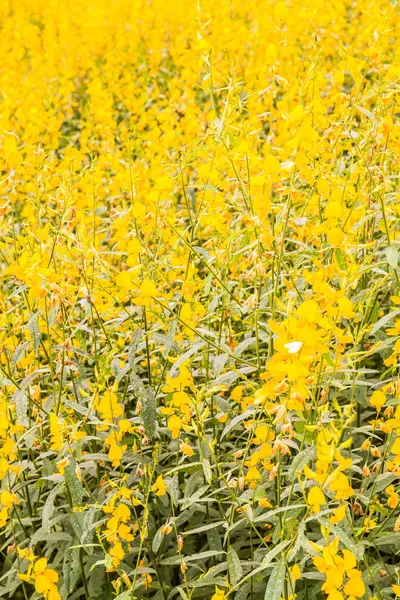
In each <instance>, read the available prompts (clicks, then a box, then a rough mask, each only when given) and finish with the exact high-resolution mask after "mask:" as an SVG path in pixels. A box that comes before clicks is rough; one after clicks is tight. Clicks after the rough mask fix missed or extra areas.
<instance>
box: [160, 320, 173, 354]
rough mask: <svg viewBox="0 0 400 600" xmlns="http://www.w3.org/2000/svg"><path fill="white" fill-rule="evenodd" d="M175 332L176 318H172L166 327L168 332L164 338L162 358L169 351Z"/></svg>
mask: <svg viewBox="0 0 400 600" xmlns="http://www.w3.org/2000/svg"><path fill="white" fill-rule="evenodd" d="M175 333H176V320H175V319H173V320H172V321H171V324H170V326H169V329H168V333H167V335H166V338H165V344H164V352H163V358H164V359H166V358H168V355H169V353H170V352H171V348H172V345H173V343H174V337H175Z"/></svg>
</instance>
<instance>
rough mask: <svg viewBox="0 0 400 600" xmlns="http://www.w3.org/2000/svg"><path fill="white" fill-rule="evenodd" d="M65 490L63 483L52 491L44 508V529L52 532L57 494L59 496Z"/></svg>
mask: <svg viewBox="0 0 400 600" xmlns="http://www.w3.org/2000/svg"><path fill="white" fill-rule="evenodd" d="M63 488H64V482H63V481H62V482H61V483H59V484H58V485H56V487H55V488H53V489H52V490H51V492H50V493H49V495H48V496H47V498H46V502H45V503H44V506H43V511H42V527H43V528H44V529H47V530H48V531H50V519H51V517H52V515H53V511H54V500H55V497H56V496H57V494H59V493H60V492H61V491H62V490H63Z"/></svg>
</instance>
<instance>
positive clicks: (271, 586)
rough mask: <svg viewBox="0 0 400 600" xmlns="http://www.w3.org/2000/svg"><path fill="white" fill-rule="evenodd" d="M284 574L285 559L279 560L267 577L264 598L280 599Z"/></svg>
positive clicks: (265, 599)
mask: <svg viewBox="0 0 400 600" xmlns="http://www.w3.org/2000/svg"><path fill="white" fill-rule="evenodd" d="M285 575H286V565H285V561H283V560H281V561H280V562H279V563H278V564H277V565H276V567H274V568H273V569H272V573H271V575H270V577H269V579H268V584H267V589H266V590H265V595H264V600H280V598H281V595H282V592H283V584H284V581H285Z"/></svg>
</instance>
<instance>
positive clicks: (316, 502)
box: [307, 485, 326, 513]
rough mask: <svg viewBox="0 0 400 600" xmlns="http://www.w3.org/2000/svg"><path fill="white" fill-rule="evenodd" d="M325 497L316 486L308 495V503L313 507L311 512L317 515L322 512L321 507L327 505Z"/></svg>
mask: <svg viewBox="0 0 400 600" xmlns="http://www.w3.org/2000/svg"><path fill="white" fill-rule="evenodd" d="M325 502H326V500H325V496H324V494H323V492H322V491H321V489H320V488H319V487H318V486H317V485H314V486H313V487H312V488H311V489H310V490H309V492H308V494H307V503H308V504H309V505H310V506H311V510H312V512H314V513H317V512H319V511H320V510H321V506H322V505H323V504H325Z"/></svg>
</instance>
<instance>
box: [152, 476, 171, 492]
mask: <svg viewBox="0 0 400 600" xmlns="http://www.w3.org/2000/svg"><path fill="white" fill-rule="evenodd" d="M151 490H152V491H153V492H155V493H156V495H157V496H165V494H166V493H167V487H166V485H165V482H164V479H163V476H162V475H159V476H158V477H157V479H156V482H155V483H154V485H153V486H152V488H151Z"/></svg>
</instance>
